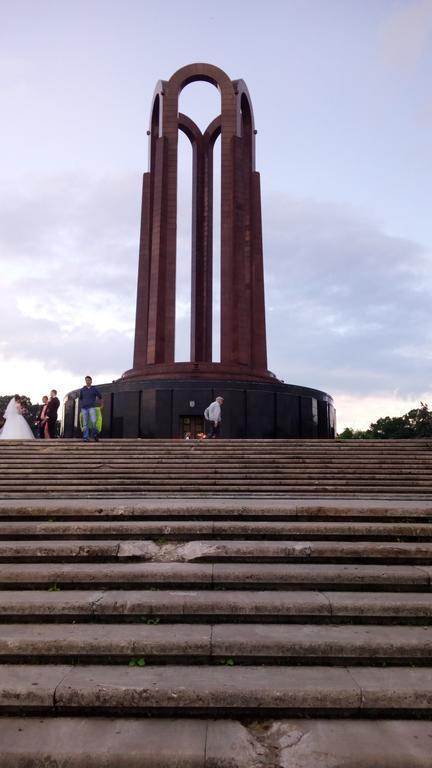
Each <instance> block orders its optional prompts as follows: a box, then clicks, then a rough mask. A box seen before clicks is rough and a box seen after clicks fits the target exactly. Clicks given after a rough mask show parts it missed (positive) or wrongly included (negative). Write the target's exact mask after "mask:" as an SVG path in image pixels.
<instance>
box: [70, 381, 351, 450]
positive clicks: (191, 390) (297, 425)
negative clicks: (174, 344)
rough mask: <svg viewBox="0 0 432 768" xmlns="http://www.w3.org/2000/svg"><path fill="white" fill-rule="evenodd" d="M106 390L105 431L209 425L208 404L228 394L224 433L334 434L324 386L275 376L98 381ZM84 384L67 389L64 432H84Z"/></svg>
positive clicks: (159, 434)
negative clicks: (81, 409)
mask: <svg viewBox="0 0 432 768" xmlns="http://www.w3.org/2000/svg"><path fill="white" fill-rule="evenodd" d="M97 387H98V389H100V391H101V392H102V393H103V397H104V410H103V429H102V437H111V438H182V437H185V435H186V433H187V432H190V433H191V437H194V436H195V433H196V432H197V431H200V430H201V429H202V430H206V428H208V424H207V425H206V424H204V419H203V413H204V409H205V408H206V407H207V406H208V405H209V403H211V402H212V401H213V400H214V399H215V397H216V396H217V395H221V396H222V397H224V399H225V402H224V405H223V408H222V427H221V431H220V437H224V438H308V439H309V438H333V437H335V436H336V419H335V410H334V407H333V399H332V398H331V396H330V395H328V394H326V393H325V392H321V391H319V390H316V389H310V388H308V387H297V386H294V385H291V384H283V383H282V382H279V381H278V380H277V379H276V380H275V382H274V383H273V382H270V383H258V382H244V381H243V382H242V381H196V380H191V381H176V380H171V381H166V380H165V381H154V380H147V381H135V380H129V381H125V380H122V379H120V380H118V381H115V382H113V383H112V384H103V385H99V384H97ZM78 394H79V390H74V391H72V392H70V393H69V394H68V395H67V399H66V400H65V403H64V412H63V430H62V436H63V437H80V436H81V431H80V429H79V426H78V425H79V400H78Z"/></svg>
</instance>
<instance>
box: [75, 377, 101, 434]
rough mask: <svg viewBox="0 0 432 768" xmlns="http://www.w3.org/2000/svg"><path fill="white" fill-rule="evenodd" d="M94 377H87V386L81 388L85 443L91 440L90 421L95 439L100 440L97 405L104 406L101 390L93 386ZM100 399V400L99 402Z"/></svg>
mask: <svg viewBox="0 0 432 768" xmlns="http://www.w3.org/2000/svg"><path fill="white" fill-rule="evenodd" d="M92 381H93V379H92V377H91V376H86V377H85V387H83V388H82V389H80V393H79V401H80V405H81V413H82V418H83V440H84V442H85V443H88V442H89V439H90V437H89V422H90V424H91V432H92V437H93V439H94V440H95V441H96V442H97V441H98V440H99V434H98V431H97V427H96V405H99V406H100V408H103V400H102V395H101V393H100V392H99V390H98V389H97V388H96V387H94V386H93V384H92ZM97 401H99V402H97Z"/></svg>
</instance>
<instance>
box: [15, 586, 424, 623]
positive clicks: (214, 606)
mask: <svg viewBox="0 0 432 768" xmlns="http://www.w3.org/2000/svg"><path fill="white" fill-rule="evenodd" d="M148 619H150V620H153V619H156V620H157V621H161V622H163V621H179V622H187V621H205V620H209V621H212V622H215V621H223V620H230V621H237V622H245V621H246V622H247V621H286V622H305V621H308V622H311V621H316V622H328V621H334V622H343V621H345V620H346V621H355V622H357V623H359V622H362V623H366V622H368V623H375V624H380V623H389V622H393V623H399V624H402V623H407V622H410V623H417V622H418V623H420V624H423V623H424V624H425V625H426V624H428V623H429V622H431V621H432V593H431V592H428V593H423V592H396V593H391V592H369V593H368V592H363V591H361V592H353V591H350V592H336V591H330V592H323V591H317V590H308V591H307V590H301V591H284V590H276V591H274V592H272V591H263V592H259V591H253V590H246V591H241V590H219V591H218V590H208V589H200V590H195V591H192V590H188V591H186V590H178V591H174V590H161V589H154V590H146V589H140V590H127V589H122V590H105V591H97V590H93V589H89V590H78V589H75V590H70V591H68V590H59V591H51V592H49V591H47V590H43V591H42V590H30V591H9V592H3V593H2V595H1V600H0V621H14V622H17V621H63V622H64V621H72V620H79V621H86V620H87V621H92V620H98V621H104V620H105V621H107V620H109V621H114V620H117V621H119V620H121V621H126V622H139V621H142V620H148Z"/></svg>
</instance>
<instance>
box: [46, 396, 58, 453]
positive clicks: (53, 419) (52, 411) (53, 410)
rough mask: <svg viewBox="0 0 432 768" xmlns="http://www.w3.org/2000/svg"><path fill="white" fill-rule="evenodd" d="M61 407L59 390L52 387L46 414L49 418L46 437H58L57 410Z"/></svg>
mask: <svg viewBox="0 0 432 768" xmlns="http://www.w3.org/2000/svg"><path fill="white" fill-rule="evenodd" d="M59 408H60V400H59V399H58V397H57V390H56V389H52V390H51V392H50V399H49V400H48V405H47V409H46V416H47V418H48V434H47V433H46V432H45V437H47V438H48V439H51V440H52V439H53V438H54V437H57V429H56V428H57V411H58V409H59Z"/></svg>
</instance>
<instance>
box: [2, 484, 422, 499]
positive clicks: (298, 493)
mask: <svg viewBox="0 0 432 768" xmlns="http://www.w3.org/2000/svg"><path fill="white" fill-rule="evenodd" d="M29 487H30V486H27V488H29ZM408 487H409V486H407V487H395V486H390V485H386V486H381V487H379V486H375V485H368V486H364V487H360V486H355V487H354V486H346V487H343V488H341V487H340V486H339V487H335V486H330V485H324V484H323V483H316V484H310V485H302V486H298V487H296V488H293V487H292V486H280V485H279V486H271V487H268V488H267V487H265V488H263V487H262V486H261V487H260V486H250V485H249V486H242V487H241V488H240V487H239V486H238V485H236V484H234V485H231V486H220V487H215V486H210V485H209V486H206V487H203V486H201V487H200V488H198V487H195V488H193V487H192V486H186V485H178V486H172V487H170V488H167V487H166V486H164V485H160V486H152V487H149V486H143V485H142V484H141V485H140V486H138V487H136V486H135V487H129V488H125V487H124V486H120V487H119V486H117V487H116V486H114V487H113V488H108V487H106V486H105V485H101V486H100V487H97V488H90V489H89V486H84V485H82V486H79V487H76V488H73V489H72V488H71V487H70V485H68V486H58V487H57V486H56V487H54V486H51V487H48V486H40V487H38V488H37V489H36V488H33V486H32V487H31V490H22V489H17V488H15V489H14V488H12V489H10V488H9V489H8V490H1V488H0V491H1V493H2V497H3V499H11V500H12V499H23V500H25V499H27V500H30V499H39V498H40V497H41V496H45V497H46V498H47V499H48V500H49V499H52V500H60V499H64V498H67V499H71V498H74V499H95V500H103V499H105V498H106V497H110V498H111V499H116V498H118V499H129V500H132V499H142V498H147V499H178V498H184V499H194V500H195V499H196V500H200V499H202V500H208V499H212V500H214V499H215V498H218V499H231V498H245V497H247V498H250V499H261V498H264V499H273V498H274V499H278V498H285V497H286V496H287V495H288V496H289V497H290V498H292V499H295V498H299V499H300V498H304V497H305V496H306V497H307V498H313V497H314V496H320V497H328V498H332V499H340V500H345V499H347V498H353V497H354V498H358V499H361V498H362V497H364V498H371V497H372V498H379V497H380V496H385V497H386V498H388V499H394V500H398V499H404V500H405V499H406V500H412V499H413V498H416V497H417V498H418V499H419V500H423V499H424V500H430V498H432V486H431V488H430V489H425V488H421V487H417V488H416V487H414V486H411V487H410V488H409V491H408Z"/></svg>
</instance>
